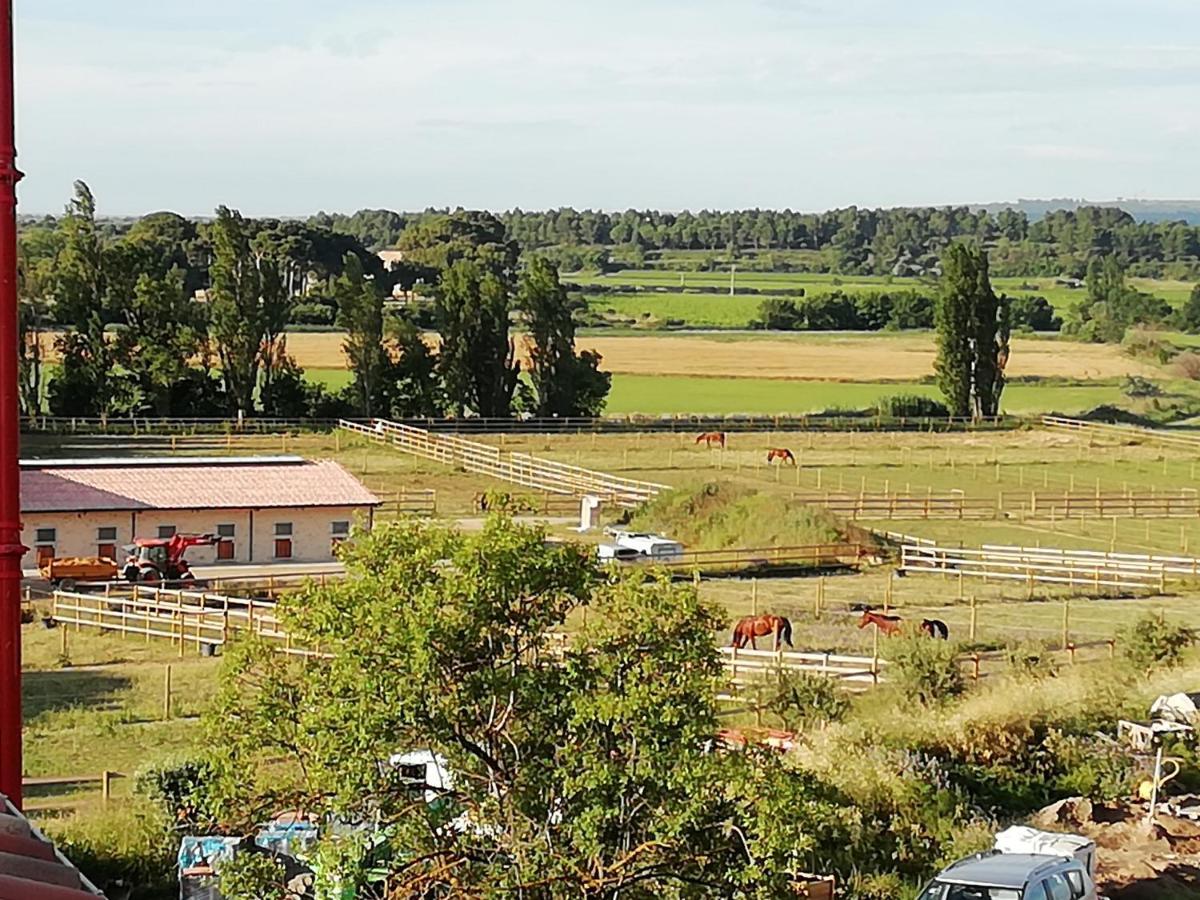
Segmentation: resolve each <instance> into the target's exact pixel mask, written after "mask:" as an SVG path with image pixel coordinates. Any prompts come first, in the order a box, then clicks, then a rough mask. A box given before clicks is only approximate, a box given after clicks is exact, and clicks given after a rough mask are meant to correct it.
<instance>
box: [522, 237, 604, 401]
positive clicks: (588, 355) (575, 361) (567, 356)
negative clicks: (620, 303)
mask: <svg viewBox="0 0 1200 900" xmlns="http://www.w3.org/2000/svg"><path fill="white" fill-rule="evenodd" d="M517 306H518V308H519V309H520V310H521V311H522V312H523V313H524V314H525V318H526V326H527V328H528V329H529V335H528V338H527V341H528V344H529V377H530V381H532V382H533V390H534V393H535V394H536V395H537V414H538V415H539V416H594V415H598V414H599V413H600V411H601V410H602V409H603V408H604V401H605V398H606V397H607V396H608V389H609V386H610V384H611V382H612V376H611V375H609V374H608V373H607V372H601V371H600V370H599V365H600V355H599V354H598V353H593V352H591V351H588V350H585V351H583V352H582V353H580V354H578V355H576V353H575V322H574V319H572V317H571V305H570V301H569V300H568V297H567V291H566V288H564V287H563V286H562V283H561V282H560V281H559V279H558V269H557V268H556V267H555V266H554V264H553V263H551V262H550V261H549V260H547V259H544V258H542V257H533V258H532V259H530V260H529V263H528V265H527V266H526V268H525V271H524V272H522V273H521V278H520V282H519V284H518V287H517Z"/></svg>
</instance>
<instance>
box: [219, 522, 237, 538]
mask: <svg viewBox="0 0 1200 900" xmlns="http://www.w3.org/2000/svg"><path fill="white" fill-rule="evenodd" d="M236 532H237V528H236V526H234V525H218V526H217V537H223V538H231V537H233V536H234V534H235V533H236Z"/></svg>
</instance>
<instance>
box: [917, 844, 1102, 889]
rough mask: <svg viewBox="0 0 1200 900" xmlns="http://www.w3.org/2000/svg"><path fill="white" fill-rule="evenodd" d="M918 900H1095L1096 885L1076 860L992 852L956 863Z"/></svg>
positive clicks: (1063, 857) (933, 882)
mask: <svg viewBox="0 0 1200 900" xmlns="http://www.w3.org/2000/svg"><path fill="white" fill-rule="evenodd" d="M918 900H1097V898H1096V885H1095V884H1094V883H1093V882H1092V878H1091V876H1090V875H1089V874H1088V870H1087V869H1086V868H1085V867H1084V864H1083V863H1082V862H1080V861H1079V860H1078V859H1075V858H1072V857H1067V856H1047V855H1045V854H1041V853H1000V852H999V851H997V850H992V851H989V852H987V853H977V854H976V855H975V856H970V857H968V858H966V859H963V860H959V861H958V862H956V863H955V864H954V865H952V866H949V867H948V868H946V869H945V870H944V871H943V872H942V873H941V874H940V875H938V877H937V878H935V879H934V880H933V881H932V882H930V883H929V885H928V886H927V887H926V888H925V890H924V891H922V892H921V896H920V897H919V898H918Z"/></svg>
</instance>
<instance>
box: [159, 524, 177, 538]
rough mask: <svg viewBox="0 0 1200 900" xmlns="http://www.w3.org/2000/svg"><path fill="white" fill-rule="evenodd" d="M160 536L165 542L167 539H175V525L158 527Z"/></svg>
mask: <svg viewBox="0 0 1200 900" xmlns="http://www.w3.org/2000/svg"><path fill="white" fill-rule="evenodd" d="M158 536H159V537H160V538H162V539H163V540H166V539H167V538H173V537H175V526H174V525H159V526H158Z"/></svg>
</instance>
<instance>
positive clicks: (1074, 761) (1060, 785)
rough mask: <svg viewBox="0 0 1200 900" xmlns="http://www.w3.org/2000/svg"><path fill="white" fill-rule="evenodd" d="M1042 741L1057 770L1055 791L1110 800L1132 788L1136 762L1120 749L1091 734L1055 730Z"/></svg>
mask: <svg viewBox="0 0 1200 900" xmlns="http://www.w3.org/2000/svg"><path fill="white" fill-rule="evenodd" d="M1044 743H1045V747H1046V750H1047V752H1049V753H1050V755H1051V756H1052V757H1053V758H1054V760H1055V763H1056V768H1057V769H1058V774H1057V775H1056V777H1055V778H1054V779H1053V784H1054V787H1055V791H1056V793H1059V794H1066V795H1069V796H1075V797H1087V798H1088V799H1090V800H1103V801H1111V800H1116V799H1118V798H1121V797H1126V796H1128V795H1129V794H1130V792H1131V791H1132V790H1133V787H1134V782H1135V781H1136V775H1137V764H1136V762H1135V761H1134V759H1133V758H1132V757H1131V756H1130V755H1129V754H1128V753H1126V752H1125V751H1124V750H1123V749H1121V748H1119V747H1116V746H1114V745H1113V744H1110V743H1108V742H1106V741H1105V742H1102V741H1099V740H1096V739H1095V738H1093V737H1086V736H1083V735H1064V734H1062V733H1060V732H1057V731H1051V732H1049V733H1048V734H1047V735H1046V739H1045V742H1044Z"/></svg>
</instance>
